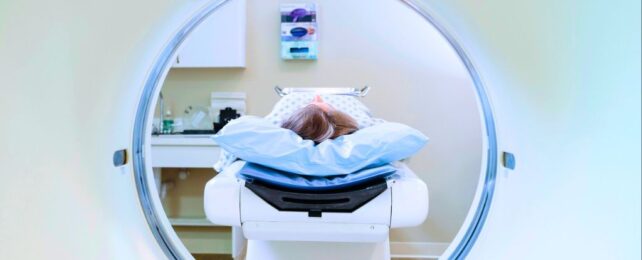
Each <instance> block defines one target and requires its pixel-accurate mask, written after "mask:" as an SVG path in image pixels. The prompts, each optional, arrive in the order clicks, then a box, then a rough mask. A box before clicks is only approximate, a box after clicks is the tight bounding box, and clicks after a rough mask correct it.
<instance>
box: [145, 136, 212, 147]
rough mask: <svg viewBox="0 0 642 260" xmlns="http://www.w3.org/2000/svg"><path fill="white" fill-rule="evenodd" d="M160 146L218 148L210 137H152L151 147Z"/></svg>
mask: <svg viewBox="0 0 642 260" xmlns="http://www.w3.org/2000/svg"><path fill="white" fill-rule="evenodd" d="M162 145H190V146H201V145H204V146H218V145H217V144H216V142H214V139H212V135H152V146H162Z"/></svg>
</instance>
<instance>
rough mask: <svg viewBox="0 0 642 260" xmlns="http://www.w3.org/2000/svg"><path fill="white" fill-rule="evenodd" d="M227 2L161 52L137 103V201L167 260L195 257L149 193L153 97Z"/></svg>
mask: <svg viewBox="0 0 642 260" xmlns="http://www.w3.org/2000/svg"><path fill="white" fill-rule="evenodd" d="M226 1H228V0H218V1H211V2H210V3H208V4H207V5H206V6H205V7H204V8H203V9H201V10H199V11H198V12H197V13H196V14H195V15H194V16H193V17H192V18H190V20H189V21H188V22H187V23H186V24H184V25H183V26H182V28H181V29H180V30H179V31H178V32H177V33H176V34H175V35H174V36H173V37H172V38H171V40H170V41H169V43H167V45H165V47H164V48H163V50H162V51H161V53H160V55H159V57H158V59H157V60H156V62H155V63H154V66H153V67H152V69H151V71H150V72H149V77H148V78H147V81H145V85H144V87H143V93H142V95H141V98H140V101H139V103H138V110H137V112H136V118H135V122H134V132H133V147H132V148H133V149H132V150H133V155H132V156H133V164H134V176H135V180H136V188H137V190H138V198H139V199H140V203H141V207H142V209H143V212H144V214H145V217H146V218H147V224H148V225H149V228H150V229H151V231H152V234H153V235H154V237H155V238H156V241H157V242H158V245H159V246H160V247H161V249H162V250H163V252H164V253H165V255H166V256H167V258H168V259H190V258H192V257H191V255H188V256H185V255H181V253H180V252H181V251H180V250H179V249H178V247H177V246H176V245H173V244H172V243H171V240H170V236H169V234H171V233H170V232H174V230H173V228H172V227H171V226H169V227H167V226H163V225H161V221H160V219H159V218H160V216H159V214H163V215H164V214H165V213H163V209H162V208H160V209H158V208H155V207H154V204H153V203H152V201H151V198H152V196H155V195H156V192H153V193H152V192H151V191H150V190H149V184H148V182H147V177H146V173H147V170H146V169H147V166H146V165H145V154H144V146H143V145H144V144H145V143H149V140H147V138H148V137H147V136H145V133H146V132H147V131H146V129H147V125H146V122H147V120H148V118H149V116H150V115H151V113H150V111H151V109H152V106H153V104H151V100H152V97H153V95H158V93H159V92H160V88H161V87H162V83H163V80H164V77H163V76H164V75H165V72H167V71H168V70H169V69H170V67H171V65H172V63H173V60H171V58H172V57H173V56H174V54H175V53H176V51H177V50H178V47H179V46H180V44H181V43H182V42H183V41H184V40H185V38H186V37H187V36H188V35H189V33H190V32H191V31H192V30H193V29H194V28H196V26H198V25H199V24H201V22H203V21H204V20H205V19H206V18H207V17H208V16H209V15H210V14H212V13H213V12H214V11H215V10H216V9H217V8H218V7H219V6H221V5H222V4H223V3H225V2H226ZM159 212H160V213H159Z"/></svg>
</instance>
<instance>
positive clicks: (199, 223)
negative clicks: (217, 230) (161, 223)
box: [169, 218, 221, 227]
mask: <svg viewBox="0 0 642 260" xmlns="http://www.w3.org/2000/svg"><path fill="white" fill-rule="evenodd" d="M169 222H170V223H172V226H177V227H221V226H220V225H216V224H214V223H212V222H210V221H209V220H207V219H206V218H170V219H169Z"/></svg>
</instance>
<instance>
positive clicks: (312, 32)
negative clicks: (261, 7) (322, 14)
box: [281, 3, 319, 60]
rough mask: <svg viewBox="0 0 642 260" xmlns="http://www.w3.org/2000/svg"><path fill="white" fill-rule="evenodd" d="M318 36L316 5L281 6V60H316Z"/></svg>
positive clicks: (295, 4)
mask: <svg viewBox="0 0 642 260" xmlns="http://www.w3.org/2000/svg"><path fill="white" fill-rule="evenodd" d="M318 34H319V30H318V25H317V6H316V4H306V3H293V4H281V58H283V59H286V60H316V59H317V55H318V53H319V50H318Z"/></svg>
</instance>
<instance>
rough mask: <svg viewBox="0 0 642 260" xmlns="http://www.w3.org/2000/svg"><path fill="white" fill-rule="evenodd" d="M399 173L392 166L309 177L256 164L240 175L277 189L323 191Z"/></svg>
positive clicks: (246, 165)
mask: <svg viewBox="0 0 642 260" xmlns="http://www.w3.org/2000/svg"><path fill="white" fill-rule="evenodd" d="M396 171H397V169H396V168H395V167H393V166H392V165H390V164H386V165H383V166H378V167H372V168H366V169H362V170H359V171H357V172H354V173H351V174H347V175H334V176H323V177H322V176H307V175H299V174H295V173H289V172H285V171H281V170H276V169H272V168H269V167H265V166H262V165H259V164H255V163H250V162H248V163H246V164H245V166H243V168H242V169H241V170H240V171H239V175H240V176H242V177H245V178H246V179H254V180H259V181H262V182H265V183H268V184H272V185H274V186H277V187H283V188H289V189H297V190H308V191H323V190H334V189H343V188H349V187H352V186H356V185H359V184H363V183H366V182H368V181H371V180H374V179H376V178H384V177H387V176H390V175H392V174H394V173H395V172H396Z"/></svg>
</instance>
